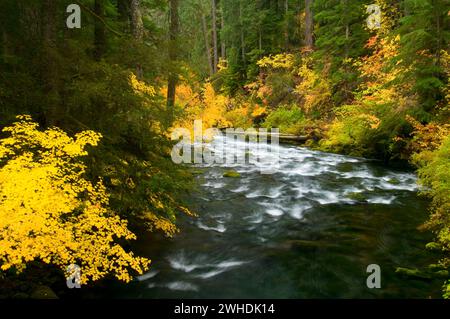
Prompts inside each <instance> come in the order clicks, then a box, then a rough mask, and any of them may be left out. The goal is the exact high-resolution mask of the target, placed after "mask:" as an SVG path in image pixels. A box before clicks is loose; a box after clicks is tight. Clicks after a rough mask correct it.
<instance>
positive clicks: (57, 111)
mask: <svg viewBox="0 0 450 319" xmlns="http://www.w3.org/2000/svg"><path fill="white" fill-rule="evenodd" d="M57 21H58V16H57V0H44V1H43V2H42V71H41V74H42V83H43V84H44V92H45V93H46V96H47V99H46V105H45V106H44V107H45V109H44V114H45V120H46V122H47V123H46V124H47V125H49V126H54V125H58V123H59V121H61V120H62V113H63V112H62V105H61V98H60V94H59V85H58V82H59V81H58V69H57V64H56V60H57V59H56V56H57V54H58V53H57V28H56V23H57Z"/></svg>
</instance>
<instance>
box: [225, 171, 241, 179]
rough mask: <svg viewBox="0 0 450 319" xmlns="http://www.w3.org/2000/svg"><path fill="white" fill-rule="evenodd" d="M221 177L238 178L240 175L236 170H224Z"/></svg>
mask: <svg viewBox="0 0 450 319" xmlns="http://www.w3.org/2000/svg"><path fill="white" fill-rule="evenodd" d="M223 177H231V178H239V177H241V174H239V173H238V172H236V171H226V172H225V173H223Z"/></svg>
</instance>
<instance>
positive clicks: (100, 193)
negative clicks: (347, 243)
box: [0, 116, 150, 284]
mask: <svg viewBox="0 0 450 319" xmlns="http://www.w3.org/2000/svg"><path fill="white" fill-rule="evenodd" d="M18 120H19V121H18V122H16V123H14V124H13V125H12V126H10V127H6V128H4V129H3V132H4V133H5V134H8V135H9V136H8V137H6V138H3V139H1V140H0V164H1V165H0V167H1V168H0V267H1V270H3V271H6V270H9V269H12V270H16V271H17V272H21V271H22V270H24V269H25V268H26V266H27V263H29V262H31V261H35V260H36V261H41V262H44V263H47V264H53V265H55V266H57V267H59V268H61V269H62V270H63V271H66V269H67V267H68V266H69V265H71V264H77V265H79V266H80V268H81V284H86V283H88V282H89V281H95V280H98V279H101V278H103V277H105V276H107V275H113V276H115V277H116V278H118V279H119V280H122V281H130V280H131V279H132V276H131V274H130V271H135V272H137V273H138V274H142V273H143V272H144V271H145V270H146V269H147V267H148V265H149V262H150V261H149V260H147V259H145V258H141V257H136V256H134V255H133V253H132V252H127V251H125V250H124V249H123V248H122V247H121V246H120V245H119V244H118V243H117V240H118V239H122V240H133V239H136V236H135V235H134V234H133V233H132V232H130V231H129V230H128V228H127V222H126V221H125V220H121V219H120V218H119V217H118V216H117V215H116V214H114V213H113V212H111V211H109V210H108V201H109V196H108V194H107V192H106V189H105V187H104V185H103V184H102V182H98V183H97V184H92V183H91V182H90V181H88V180H86V179H85V178H84V175H85V170H86V166H85V165H84V164H83V163H82V162H81V161H80V157H81V156H85V155H87V151H86V146H87V145H92V146H96V145H97V144H98V142H99V140H100V138H101V135H100V134H98V133H95V132H93V131H84V132H81V133H78V134H76V135H75V137H74V138H72V137H69V136H68V135H67V134H66V133H65V132H63V131H62V130H60V129H58V128H51V129H47V130H45V131H41V130H39V127H38V124H36V123H34V122H32V120H31V118H30V117H29V116H18Z"/></svg>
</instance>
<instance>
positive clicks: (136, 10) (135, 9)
mask: <svg viewBox="0 0 450 319" xmlns="http://www.w3.org/2000/svg"><path fill="white" fill-rule="evenodd" d="M140 2H141V1H140V0H131V4H130V15H131V31H132V34H133V38H134V40H135V41H136V43H140V42H142V39H143V37H144V24H143V22H142V13H141V3H140ZM136 73H137V74H136V76H137V77H138V79H142V78H143V77H144V70H143V68H142V65H141V64H140V63H138V64H137V65H136Z"/></svg>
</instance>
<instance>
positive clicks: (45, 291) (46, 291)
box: [30, 286, 58, 299]
mask: <svg viewBox="0 0 450 319" xmlns="http://www.w3.org/2000/svg"><path fill="white" fill-rule="evenodd" d="M30 297H31V298H32V299H58V296H57V295H56V294H55V292H54V291H53V290H52V289H51V288H50V287H48V286H38V287H36V288H35V289H34V290H33V292H32V293H31V296H30Z"/></svg>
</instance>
